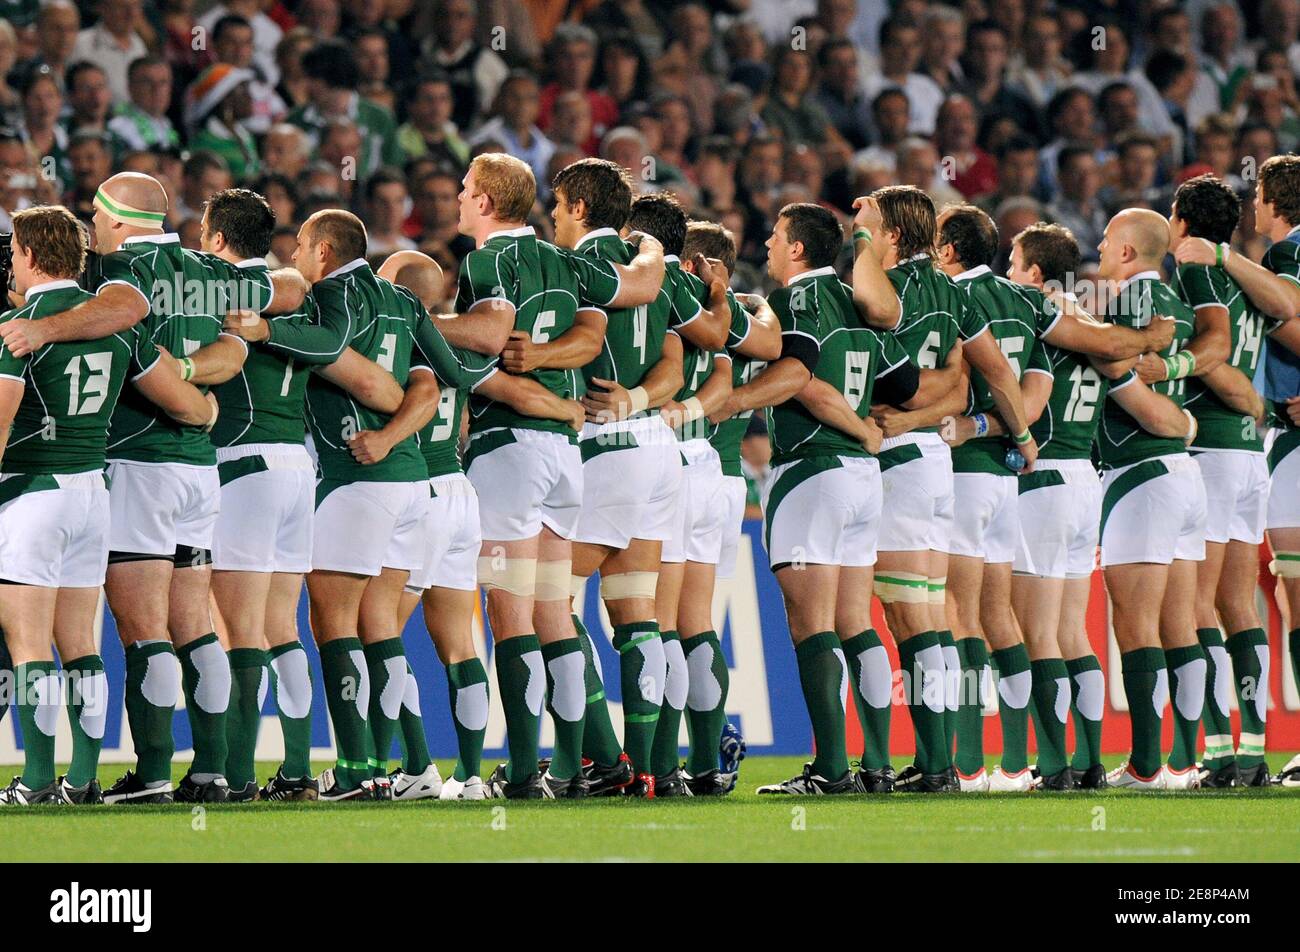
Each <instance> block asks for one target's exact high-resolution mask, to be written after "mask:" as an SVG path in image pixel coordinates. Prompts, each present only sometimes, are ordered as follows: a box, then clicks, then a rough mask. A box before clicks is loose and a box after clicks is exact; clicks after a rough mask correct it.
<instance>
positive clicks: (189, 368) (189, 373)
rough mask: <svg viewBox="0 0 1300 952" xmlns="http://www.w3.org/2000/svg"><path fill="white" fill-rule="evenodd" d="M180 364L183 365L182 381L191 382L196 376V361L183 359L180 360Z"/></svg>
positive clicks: (187, 358)
mask: <svg viewBox="0 0 1300 952" xmlns="http://www.w3.org/2000/svg"><path fill="white" fill-rule="evenodd" d="M180 364H181V379H182V380H189V379H190V378H192V377H193V376H194V361H193V360H191V359H190V358H189V357H182V358H181V360H180Z"/></svg>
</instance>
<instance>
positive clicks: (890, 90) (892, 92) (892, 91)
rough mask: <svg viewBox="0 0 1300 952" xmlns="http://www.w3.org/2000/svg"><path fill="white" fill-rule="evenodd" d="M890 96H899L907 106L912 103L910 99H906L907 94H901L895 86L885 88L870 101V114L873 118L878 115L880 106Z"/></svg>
mask: <svg viewBox="0 0 1300 952" xmlns="http://www.w3.org/2000/svg"><path fill="white" fill-rule="evenodd" d="M890 96H901V97H903V102H905V103H908V104H909V105H910V104H911V102H912V101H911V100H910V99H908V98H907V93H905V92H903V91H902V90H901V89H899V88H898V87H897V86H889V87H886V88H885V89H882V90H881V91H880V92H879V93H877V94H876V98H875V99H873V100H871V114H872V115H873V116H874V115H877V114H879V112H880V104H881V103H883V102H884V101H885V100H886V99H887V98H889V97H890Z"/></svg>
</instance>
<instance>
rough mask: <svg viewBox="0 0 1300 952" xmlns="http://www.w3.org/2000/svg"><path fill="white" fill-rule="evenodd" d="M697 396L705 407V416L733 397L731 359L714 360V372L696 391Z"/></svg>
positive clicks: (711, 413)
mask: <svg viewBox="0 0 1300 952" xmlns="http://www.w3.org/2000/svg"><path fill="white" fill-rule="evenodd" d="M695 398H696V399H697V400H699V401H700V406H701V407H702V408H703V410H704V413H703V416H706V417H707V416H711V415H713V414H714V413H716V412H717V411H718V410H720V409H721V408H722V405H723V404H725V403H726V402H727V401H728V400H729V399H730V398H731V361H729V360H722V361H719V360H716V359H715V360H714V362H713V373H711V374H709V379H708V380H706V381H704V384H703V385H702V386H701V387H700V389H699V390H696V391H695Z"/></svg>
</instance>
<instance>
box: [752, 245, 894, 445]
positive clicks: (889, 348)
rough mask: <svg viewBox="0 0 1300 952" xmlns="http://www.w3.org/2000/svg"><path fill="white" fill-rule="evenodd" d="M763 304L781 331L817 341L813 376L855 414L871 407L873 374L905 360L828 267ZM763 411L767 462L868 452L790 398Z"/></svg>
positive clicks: (807, 274)
mask: <svg viewBox="0 0 1300 952" xmlns="http://www.w3.org/2000/svg"><path fill="white" fill-rule="evenodd" d="M768 304H769V305H771V307H772V310H773V311H774V312H776V316H777V320H779V321H780V323H781V333H782V335H786V334H801V335H803V336H805V337H811V338H812V339H813V340H815V341H816V342H817V345H818V347H819V348H820V354H819V356H818V358H817V372H816V376H817V378H818V379H819V380H824V381H826V382H827V383H829V384H830V385H831V386H832V387H834V388H835V389H836V390H838V391H839V392H840V393H842V394H844V399H845V400H847V401H848V404H849V406H850V407H852V408H853V409H854V410H855V411H857V414H858V416H859V417H864V418H865V417H866V416H867V415H868V414H869V413H870V412H871V393H872V390H873V389H874V388H875V382H876V380H877V378H880V377H884V376H886V375H887V374H889V373H890V372H891V371H893V370H895V369H897V368H898V367H901V366H902V365H904V364H906V363H907V362H908V356H907V353H906V352H905V351H904V350H903V347H902V345H901V344H900V342H899V341H898V340H897V339H896V338H895V337H894V336H893V335H891V334H888V333H884V334H880V333H877V332H876V331H874V330H872V329H871V328H869V327H866V326H865V325H863V324H862V322H861V320H860V319H859V318H858V313H857V310H856V308H855V306H854V304H853V292H852V290H851V289H850V288H849V287H848V286H846V285H845V284H844V283H843V282H841V281H840V279H839V278H838V277H836V275H835V269H834V268H829V267H827V268H816V269H814V270H812V271H805V272H804V273H803V274H800V275H796V276H795V277H794V279H793V280H791V281H790V282H789V284H787V285H786V286H785V287H783V288H779V289H777V290H776V291H773V292H772V294H771V296H770V297H769V298H768ZM767 413H768V430H769V433H770V434H771V440H772V465H773V466H778V465H780V464H782V463H789V462H791V461H793V460H798V459H807V458H809V457H814V456H868V455H870V454H869V453H867V451H866V449H865V448H864V447H863V446H862V444H861V443H859V442H858V441H857V440H855V439H854V438H853V437H851V436H849V435H848V434H847V433H843V432H841V431H839V430H837V429H835V428H834V427H831V426H827V425H826V424H824V423H822V422H821V421H820V420H818V419H817V418H816V417H814V416H813V415H812V414H811V413H809V412H808V410H807V409H806V408H805V407H804V405H803V404H802V403H800V402H799V401H798V400H796V399H795V398H793V397H791V398H790V399H789V400H787V401H785V402H784V403H782V404H779V405H777V406H774V407H769V408H768V411H767Z"/></svg>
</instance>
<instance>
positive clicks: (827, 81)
mask: <svg viewBox="0 0 1300 952" xmlns="http://www.w3.org/2000/svg"><path fill="white" fill-rule="evenodd" d="M817 63H818V70H819V72H820V73H821V77H822V78H821V82H820V83H819V84H818V86H817V92H816V94H815V100H816V103H817V105H818V106H820V107H821V109H822V111H823V112H824V113H826V116H827V118H828V119H829V120H830V122H831V125H833V126H834V127H835V128H836V129H838V130H839V133H840V135H842V136H844V138H845V139H846V140H847V141H848V143H849V145H851V146H852V147H853V148H854V149H863V148H866V146H867V145H868V144H870V142H871V103H870V100H868V99H867V97H866V95H865V94H864V93H863V91H862V88H863V84H862V79H861V76H860V75H859V73H858V54H857V51H856V50H855V49H854V48H853V43H852V42H851V41H849V40H828V41H827V42H825V43H823V44H822V47H821V49H820V50H818V52H817Z"/></svg>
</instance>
